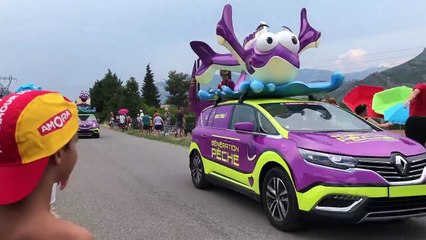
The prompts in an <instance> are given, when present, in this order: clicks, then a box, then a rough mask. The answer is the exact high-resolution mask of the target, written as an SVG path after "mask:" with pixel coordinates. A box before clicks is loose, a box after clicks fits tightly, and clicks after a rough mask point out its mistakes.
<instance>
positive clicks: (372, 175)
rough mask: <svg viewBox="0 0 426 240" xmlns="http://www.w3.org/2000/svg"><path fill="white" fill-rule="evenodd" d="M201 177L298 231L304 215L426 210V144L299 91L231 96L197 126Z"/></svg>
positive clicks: (196, 175)
mask: <svg viewBox="0 0 426 240" xmlns="http://www.w3.org/2000/svg"><path fill="white" fill-rule="evenodd" d="M189 157H190V161H189V167H190V170H191V176H192V181H193V184H194V185H195V187H196V188H199V189H204V188H207V187H209V186H210V185H212V184H219V185H222V186H225V187H228V188H231V189H233V190H236V191H238V192H240V193H244V194H246V195H248V196H251V197H253V198H255V199H257V200H259V201H261V202H262V204H263V206H264V208H265V212H266V214H267V216H268V218H269V220H270V222H271V223H272V224H273V225H274V226H275V227H277V228H279V229H281V230H284V231H290V230H294V229H297V228H298V227H300V226H301V225H302V223H303V217H305V216H310V215H316V216H318V215H320V216H325V217H332V218H335V219H339V220H340V219H342V220H343V219H344V220H351V221H355V222H366V221H380V220H390V219H406V218H410V217H419V216H423V215H426V171H425V169H426V151H425V148H424V146H421V145H419V144H418V143H416V142H415V141H412V140H410V139H408V138H406V137H404V136H402V135H399V134H395V133H392V132H389V131H384V130H382V129H380V128H378V127H377V126H375V125H372V124H371V123H369V122H367V121H365V120H363V119H362V118H359V117H358V116H356V115H354V114H352V113H351V112H348V111H346V110H344V109H341V108H339V107H336V106H333V105H330V104H327V103H320V102H310V101H305V100H296V99H256V100H245V101H244V102H243V103H238V101H227V102H224V103H220V104H219V105H217V106H212V107H208V108H206V109H205V110H204V111H202V113H201V115H200V117H199V119H198V123H197V126H196V127H195V129H194V130H193V136H192V143H191V146H190V155H189Z"/></svg>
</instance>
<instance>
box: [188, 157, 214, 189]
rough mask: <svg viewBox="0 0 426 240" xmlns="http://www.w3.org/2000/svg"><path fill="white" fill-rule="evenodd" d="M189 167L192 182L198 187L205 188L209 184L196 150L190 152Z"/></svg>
mask: <svg viewBox="0 0 426 240" xmlns="http://www.w3.org/2000/svg"><path fill="white" fill-rule="evenodd" d="M189 168H190V170H191V177H192V183H193V184H194V186H195V187H196V188H198V189H206V188H208V187H209V186H210V184H209V183H208V182H207V179H206V175H205V173H204V167H203V161H202V160H201V156H200V154H199V153H198V152H194V153H193V154H191V158H190V163H189Z"/></svg>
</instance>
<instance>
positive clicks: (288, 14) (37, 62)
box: [0, 0, 426, 99]
mask: <svg viewBox="0 0 426 240" xmlns="http://www.w3.org/2000/svg"><path fill="white" fill-rule="evenodd" d="M228 3H229V4H231V5H232V8H233V23H234V29H235V31H236V35H237V37H238V39H239V40H240V42H242V41H243V40H244V38H245V37H246V36H247V35H248V34H250V33H252V32H253V31H254V30H255V28H256V26H257V24H258V23H259V22H260V21H266V22H267V23H268V25H269V26H270V31H271V32H278V31H280V30H281V26H283V25H285V26H288V27H290V28H291V29H292V30H293V32H295V33H296V35H297V34H298V32H299V29H300V10H301V9H302V8H303V7H305V8H306V9H307V13H308V21H309V22H310V24H311V26H313V27H314V28H315V29H317V30H318V31H320V32H321V34H322V35H321V43H320V46H319V47H318V48H317V49H315V48H314V49H308V50H306V51H304V52H303V53H302V54H301V56H300V60H301V68H316V69H326V70H331V71H343V72H355V71H361V70H364V69H367V68H371V67H378V66H386V67H392V66H395V65H398V64H400V63H402V62H405V61H407V60H409V59H411V58H413V57H414V56H416V55H417V54H419V53H420V52H421V51H422V50H423V48H424V47H425V45H426V44H425V40H426V24H425V23H426V14H424V11H425V9H426V1H424V0H410V1H402V0H374V1H371V0H345V1H339V0H321V1H318V0H309V1H308V0H297V1H296V0H292V1H290V0H280V1H278V0H262V1H243V0H241V1H237V0H235V1H234V0H228V1H222V0H214V1H207V0H205V1H200V0H173V1H172V0H169V1H164V0H155V1H152V0H149V1H148V0H121V1H110V0H90V1H87V0H37V1H34V0H19V1H18V0H0V33H1V35H0V54H1V57H0V77H5V76H9V75H12V76H13V77H15V78H16V79H17V81H16V82H13V83H12V85H11V88H10V89H11V90H12V91H13V90H15V89H16V88H17V87H18V86H20V85H23V84H26V83H34V84H36V85H37V86H41V87H42V88H43V89H48V90H54V91H60V92H61V93H63V94H64V95H65V96H67V97H69V98H72V99H76V98H77V96H78V94H79V93H80V91H82V90H89V88H90V87H92V86H93V84H94V82H95V81H96V80H100V79H102V78H103V77H104V75H105V73H106V72H107V71H108V69H111V71H112V72H114V73H116V74H117V75H118V76H119V77H120V79H121V80H122V81H124V82H125V81H127V80H128V79H129V78H130V77H135V78H136V80H137V81H139V82H140V84H141V83H142V81H143V78H144V76H145V73H146V66H147V64H150V66H151V68H152V71H153V73H154V79H155V81H156V82H159V81H164V80H165V79H167V75H168V72H169V71H170V70H176V71H178V72H185V73H190V72H191V70H192V64H193V61H194V60H195V59H196V58H197V56H196V55H195V54H194V53H193V52H192V50H191V48H190V46H189V42H190V41H193V40H200V41H204V42H206V43H208V44H209V45H210V46H211V47H212V48H213V49H214V50H215V51H217V52H220V53H228V52H227V50H226V49H225V48H224V47H222V46H220V45H218V43H217V42H216V36H215V34H216V31H215V28H216V24H217V22H218V21H219V20H220V18H221V15H222V10H223V7H224V5H225V4H228ZM0 82H1V80H0ZM1 83H4V82H1Z"/></svg>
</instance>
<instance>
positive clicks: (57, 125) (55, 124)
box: [38, 109, 72, 136]
mask: <svg viewBox="0 0 426 240" xmlns="http://www.w3.org/2000/svg"><path fill="white" fill-rule="evenodd" d="M71 116H72V114H71V112H70V111H69V110H68V109H67V110H65V111H62V112H60V113H58V114H56V115H55V116H53V117H51V118H50V119H49V120H47V121H46V122H45V123H43V124H42V125H41V126H40V127H39V128H38V132H39V133H40V135H41V136H44V135H47V134H49V133H52V132H54V131H56V130H59V129H61V128H63V127H64V126H65V124H66V123H67V122H68V121H69V120H70V118H71Z"/></svg>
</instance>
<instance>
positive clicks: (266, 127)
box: [257, 111, 278, 135]
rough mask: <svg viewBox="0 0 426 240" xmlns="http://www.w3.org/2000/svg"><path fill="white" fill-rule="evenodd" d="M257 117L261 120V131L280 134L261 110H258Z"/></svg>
mask: <svg viewBox="0 0 426 240" xmlns="http://www.w3.org/2000/svg"><path fill="white" fill-rule="evenodd" d="M257 119H258V122H259V131H260V132H261V133H265V134H269V135H278V131H277V129H275V127H274V125H272V123H271V122H270V121H269V120H268V119H267V118H266V117H265V116H264V115H263V114H262V113H260V112H259V111H257Z"/></svg>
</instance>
